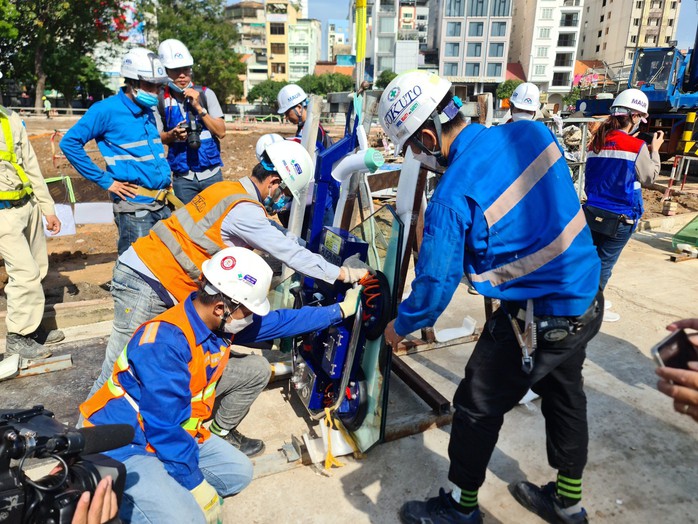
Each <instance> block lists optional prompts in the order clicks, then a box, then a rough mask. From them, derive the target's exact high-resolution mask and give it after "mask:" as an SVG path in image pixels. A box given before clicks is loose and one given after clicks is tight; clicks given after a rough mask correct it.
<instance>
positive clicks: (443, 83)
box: [378, 71, 451, 152]
mask: <svg viewBox="0 0 698 524" xmlns="http://www.w3.org/2000/svg"><path fill="white" fill-rule="evenodd" d="M450 89H451V82H449V81H448V80H446V79H445V78H441V77H440V76H438V75H436V74H433V73H427V72H425V71H408V72H406V73H402V74H401V75H398V76H396V77H395V78H394V79H393V81H392V82H390V83H389V84H388V87H386V88H385V90H384V91H383V94H382V95H381V99H380V103H379V105H378V118H379V120H380V124H381V126H382V127H383V131H385V133H386V134H387V135H388V137H389V138H390V140H392V142H393V143H394V144H395V150H396V151H398V152H400V151H402V148H403V146H404V145H405V142H406V141H407V139H408V138H410V137H411V136H412V135H413V134H414V133H415V132H416V131H417V129H419V128H420V127H421V125H422V124H423V123H424V122H426V121H427V120H428V119H429V117H431V116H432V114H433V113H434V111H436V108H437V106H438V105H439V103H440V102H441V101H442V100H443V98H444V96H446V93H448V91H449V90H450Z"/></svg>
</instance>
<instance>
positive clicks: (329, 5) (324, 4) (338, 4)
mask: <svg viewBox="0 0 698 524" xmlns="http://www.w3.org/2000/svg"><path fill="white" fill-rule="evenodd" d="M348 12H349V0H309V2H308V16H309V17H310V18H317V19H318V20H322V21H323V23H324V22H326V21H327V20H328V19H330V18H339V19H340V20H345V19H346V18H347V13H348Z"/></svg>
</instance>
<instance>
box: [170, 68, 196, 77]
mask: <svg viewBox="0 0 698 524" xmlns="http://www.w3.org/2000/svg"><path fill="white" fill-rule="evenodd" d="M168 71H169V72H170V73H172V74H174V75H177V76H180V75H185V76H191V67H190V66H186V67H176V68H174V69H168Z"/></svg>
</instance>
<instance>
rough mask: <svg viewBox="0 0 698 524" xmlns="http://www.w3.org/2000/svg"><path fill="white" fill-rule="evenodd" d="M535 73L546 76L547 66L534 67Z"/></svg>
mask: <svg viewBox="0 0 698 524" xmlns="http://www.w3.org/2000/svg"><path fill="white" fill-rule="evenodd" d="M533 71H534V74H535V75H536V76H545V66H544V65H537V66H535V67H534V69H533Z"/></svg>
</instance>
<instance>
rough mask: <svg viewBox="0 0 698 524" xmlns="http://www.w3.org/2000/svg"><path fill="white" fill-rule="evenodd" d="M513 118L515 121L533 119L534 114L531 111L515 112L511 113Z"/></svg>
mask: <svg viewBox="0 0 698 524" xmlns="http://www.w3.org/2000/svg"><path fill="white" fill-rule="evenodd" d="M511 119H512V120H513V121H514V122H519V121H521V120H533V115H532V114H531V113H514V114H512V115H511Z"/></svg>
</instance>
